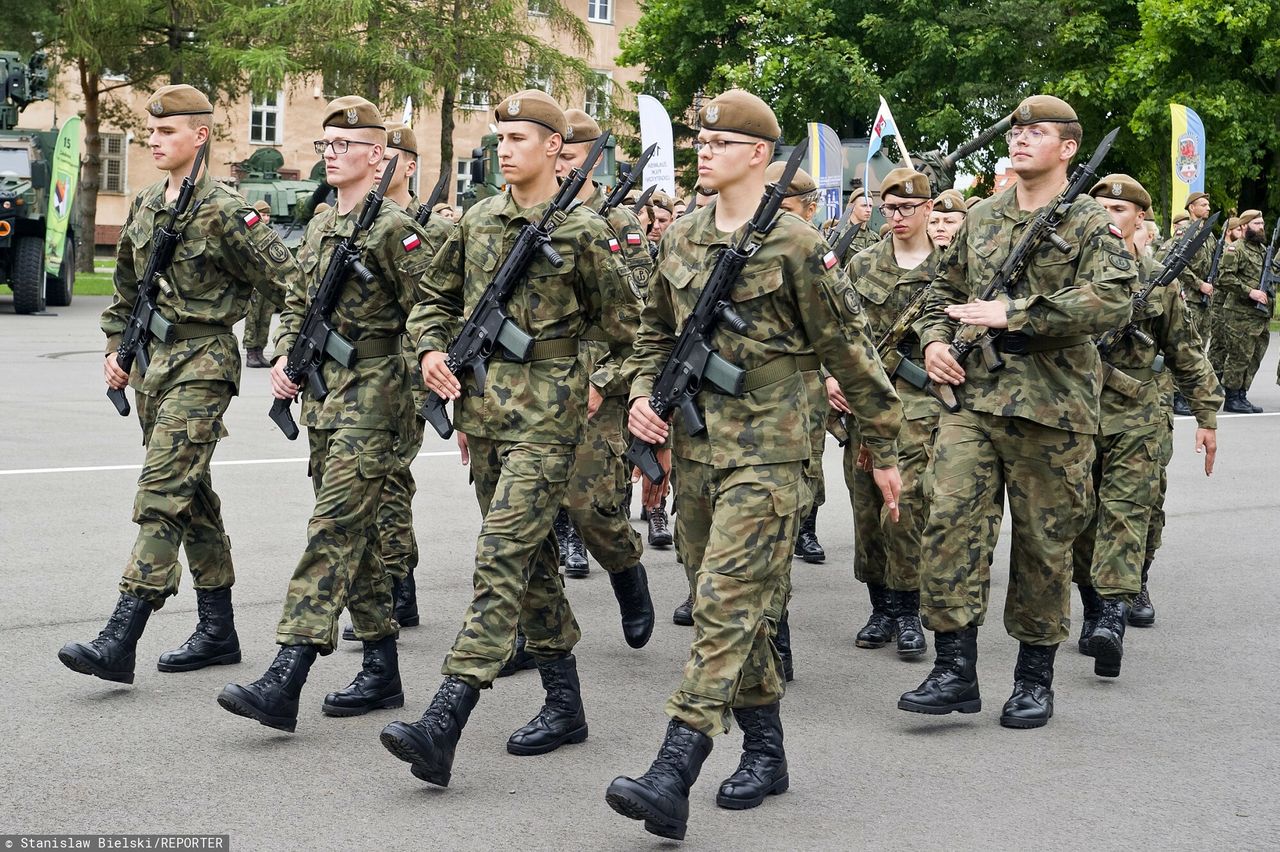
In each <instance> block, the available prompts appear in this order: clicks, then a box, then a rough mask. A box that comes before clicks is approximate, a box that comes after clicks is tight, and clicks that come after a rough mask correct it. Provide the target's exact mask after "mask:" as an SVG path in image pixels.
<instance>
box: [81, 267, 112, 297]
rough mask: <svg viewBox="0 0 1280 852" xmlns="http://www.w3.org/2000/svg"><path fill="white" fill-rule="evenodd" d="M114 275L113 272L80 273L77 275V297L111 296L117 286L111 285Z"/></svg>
mask: <svg viewBox="0 0 1280 852" xmlns="http://www.w3.org/2000/svg"><path fill="white" fill-rule="evenodd" d="M113 274H114V273H111V272H80V273H77V274H76V295H77V296H110V295H111V294H112V293H114V292H115V286H114V285H113V284H112V283H111V278H112V275H113Z"/></svg>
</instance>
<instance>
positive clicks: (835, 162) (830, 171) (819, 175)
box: [804, 121, 844, 225]
mask: <svg viewBox="0 0 1280 852" xmlns="http://www.w3.org/2000/svg"><path fill="white" fill-rule="evenodd" d="M808 142H809V154H808V157H806V162H805V164H804V165H805V170H806V171H807V172H809V174H810V175H812V176H813V180H814V182H815V183H817V184H818V213H817V215H816V217H815V220H816V224H819V225H821V224H822V223H823V222H825V221H827V220H828V219H839V218H840V211H841V209H842V208H843V204H842V203H841V199H842V196H841V191H842V190H843V189H844V147H843V146H842V145H841V144H840V135H839V134H837V133H836V132H835V131H834V130H832V129H831V128H830V127H828V126H827V125H825V124H822V123H820V122H817V121H811V122H809V124H808Z"/></svg>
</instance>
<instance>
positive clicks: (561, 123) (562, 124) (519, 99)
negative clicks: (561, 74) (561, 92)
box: [493, 89, 578, 142]
mask: <svg viewBox="0 0 1280 852" xmlns="http://www.w3.org/2000/svg"><path fill="white" fill-rule="evenodd" d="M493 118H494V120H495V121H497V122H498V123H499V124H501V123H502V122H504V121H532V122H533V123H534V124H538V125H541V126H543V127H545V128H547V129H548V130H550V131H551V132H552V133H559V134H560V138H562V139H563V140H564V141H566V142H576V141H578V140H576V139H573V138H570V133H569V123H568V122H567V121H566V120H565V116H564V110H562V109H560V105H559V104H558V103H556V102H555V100H553V99H552V97H551V96H550V95H548V94H547V93H546V92H544V91H542V90H541V89H526V90H525V91H523V92H516V93H515V94H514V95H511V96H510V97H508V98H505V99H504V100H503V101H502V103H500V104H498V108H497V109H495V110H494V111H493Z"/></svg>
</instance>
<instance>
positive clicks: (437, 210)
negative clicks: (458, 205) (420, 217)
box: [431, 201, 453, 213]
mask: <svg viewBox="0 0 1280 852" xmlns="http://www.w3.org/2000/svg"><path fill="white" fill-rule="evenodd" d="M452 209H453V205H452V204H450V203H449V202H447V201H441V202H440V203H438V204H436V206H435V207H432V208H431V212H432V213H440V212H443V211H445V210H452Z"/></svg>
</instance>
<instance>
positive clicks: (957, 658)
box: [898, 626, 982, 716]
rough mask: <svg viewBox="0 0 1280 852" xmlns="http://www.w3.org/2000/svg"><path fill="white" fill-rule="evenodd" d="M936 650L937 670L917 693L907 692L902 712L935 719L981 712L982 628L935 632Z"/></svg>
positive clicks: (904, 694)
mask: <svg viewBox="0 0 1280 852" xmlns="http://www.w3.org/2000/svg"><path fill="white" fill-rule="evenodd" d="M933 650H934V654H935V655H936V656H935V658H934V663H933V671H931V672H929V676H928V677H926V678H925V679H924V683H922V684H920V686H919V687H917V688H916V690H915V691H914V692H905V693H903V695H902V697H901V698H899V699H898V709H899V710H908V711H910V712H912V713H928V714H930V715H933V716H941V715H943V714H945V713H977V712H978V711H979V710H981V709H982V697H981V695H979V694H978V628H977V627H972V626H971V627H966V628H964V629H963V630H959V631H957V632H955V633H934V634H933Z"/></svg>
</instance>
